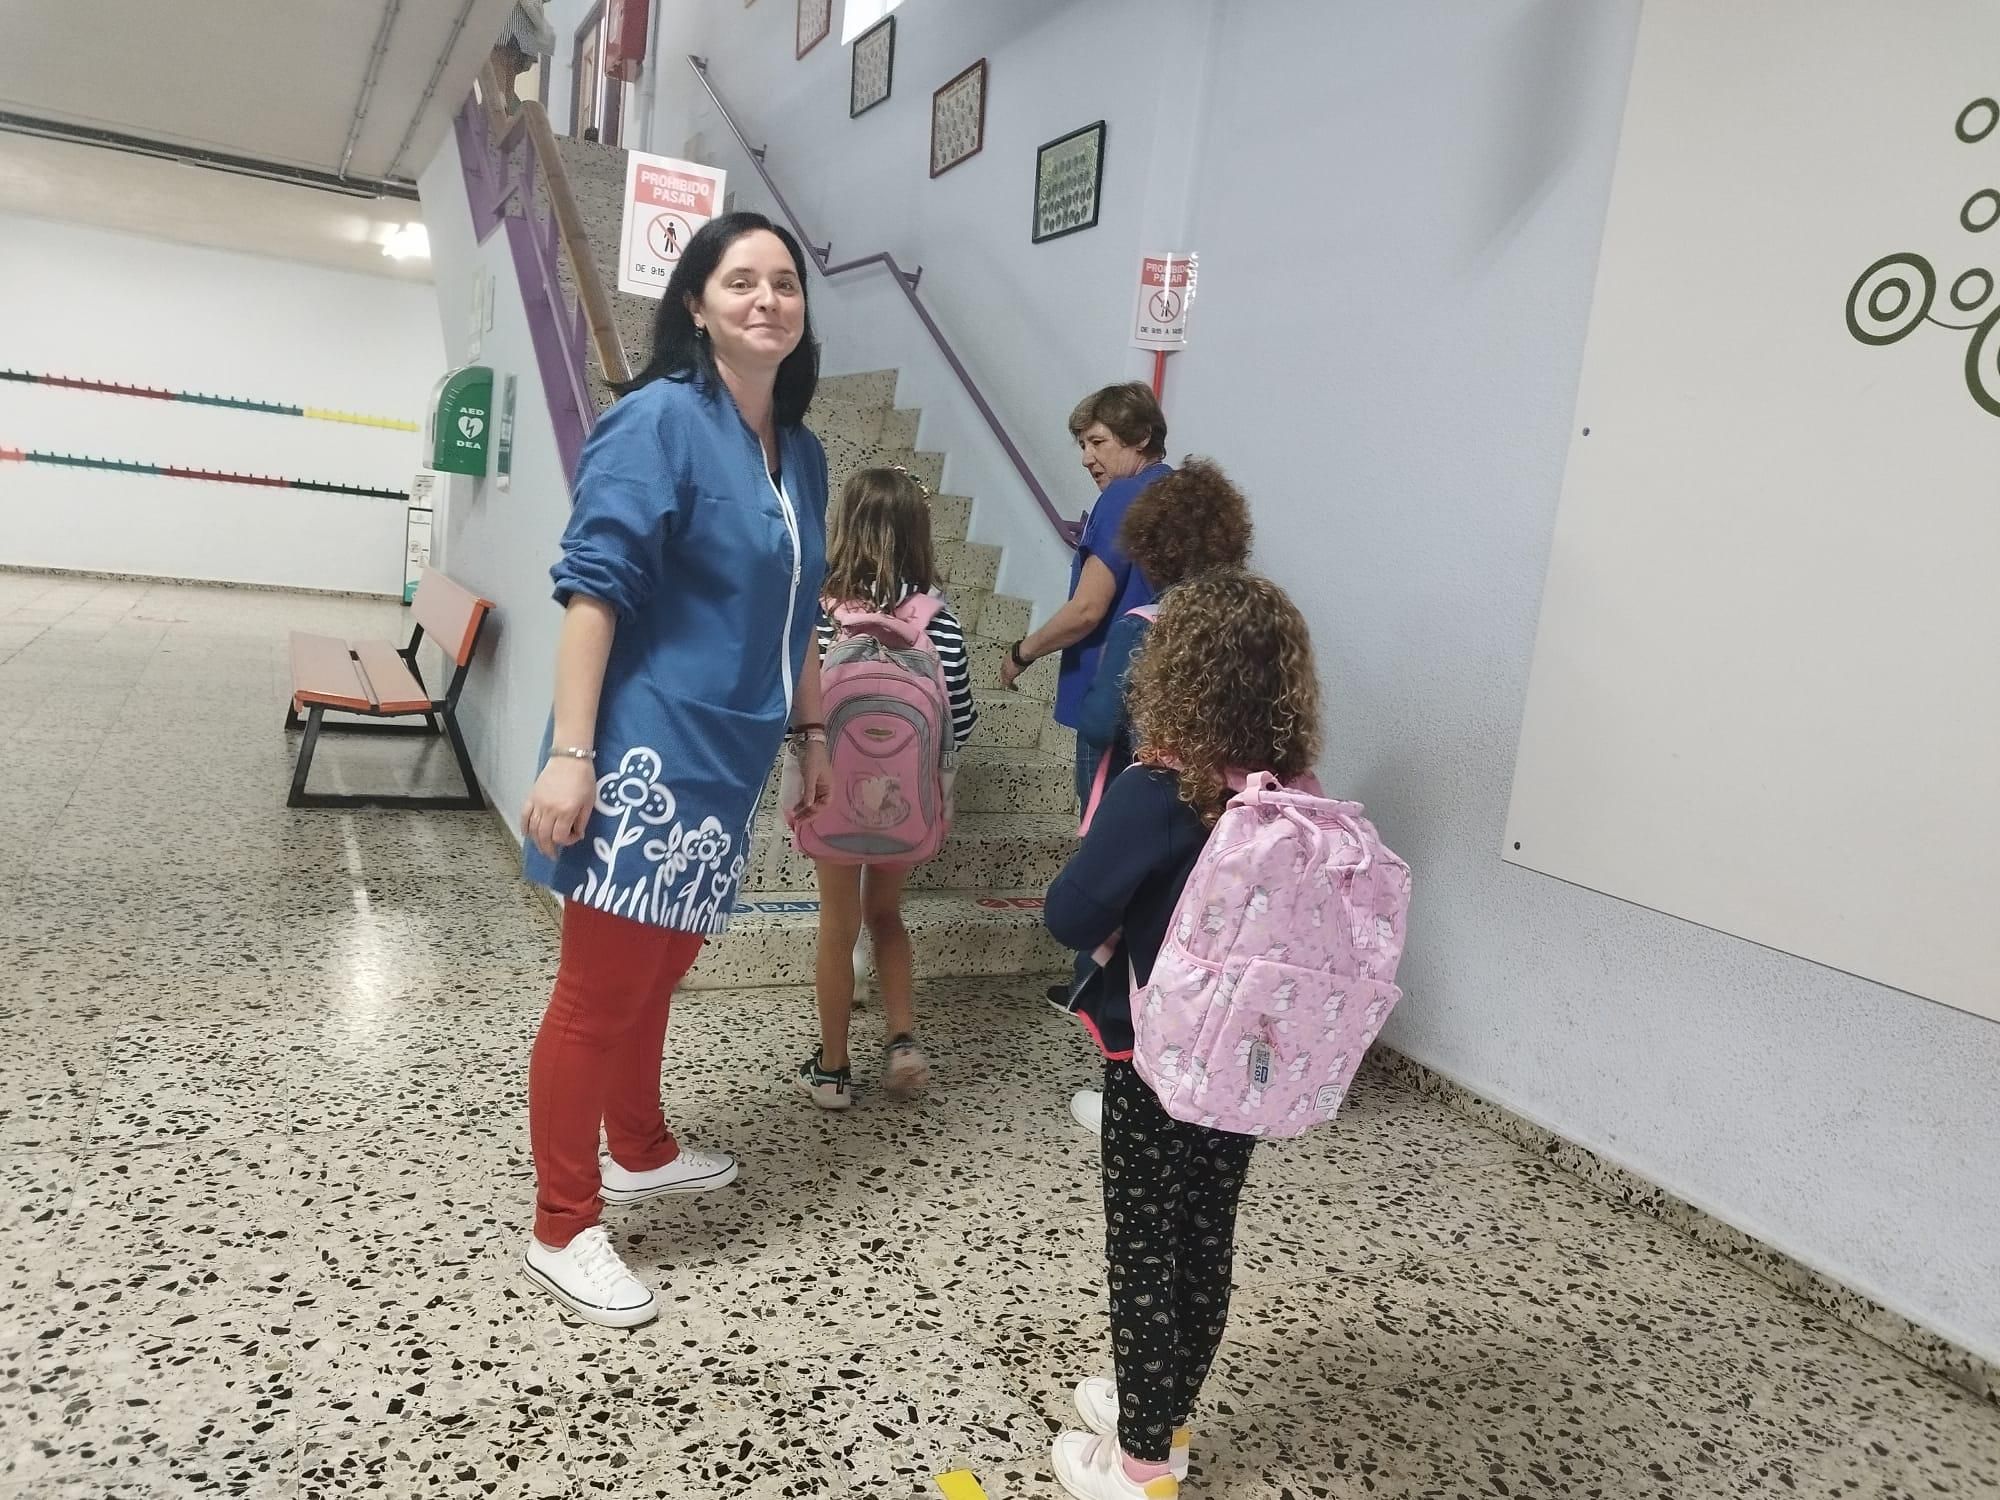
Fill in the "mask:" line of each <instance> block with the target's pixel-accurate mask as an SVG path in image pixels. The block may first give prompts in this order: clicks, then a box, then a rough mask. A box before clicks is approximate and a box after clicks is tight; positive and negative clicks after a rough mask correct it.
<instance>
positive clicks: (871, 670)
mask: <svg viewBox="0 0 2000 1500" xmlns="http://www.w3.org/2000/svg"><path fill="white" fill-rule="evenodd" d="M825 607H826V612H827V613H828V614H829V615H831V616H832V617H833V621H834V624H835V625H836V627H838V631H839V633H838V635H837V636H836V637H835V639H834V642H833V644H832V645H831V646H829V647H828V648H827V651H826V655H825V656H824V657H823V658H821V661H820V690H821V694H822V702H823V705H824V708H825V713H826V745H827V755H828V758H829V759H830V760H831V761H832V763H833V796H832V798H831V800H829V801H828V803H827V805H826V806H825V807H823V808H821V809H820V810H819V812H818V813H817V814H815V815H814V816H813V817H812V818H810V819H808V820H803V821H800V822H797V823H795V824H794V825H793V828H792V836H793V839H794V841H795V842H796V843H797V845H798V848H799V852H800V853H802V854H806V855H809V856H811V857H812V858H814V859H824V860H830V861H832V862H833V863H835V864H845V865H862V864H868V865H916V864H922V863H923V862H924V861H925V860H927V859H930V858H932V857H934V856H935V855H936V854H937V852H938V850H939V849H941V848H943V847H944V841H945V836H946V835H947V834H949V833H950V832H951V816H952V807H951V790H950V785H951V784H950V777H949V771H950V762H951V753H952V737H951V697H950V694H949V692H948V691H947V689H946V687H945V681H944V663H943V662H942V661H940V660H939V658H938V653H937V647H936V646H935V645H934V644H933V643H932V641H931V638H930V636H929V635H928V634H927V631H928V630H929V627H930V623H931V621H932V620H933V619H935V618H936V617H937V612H938V611H939V610H940V609H942V608H943V607H944V601H943V600H942V599H939V598H938V597H937V596H936V595H935V594H912V595H911V596H910V597H909V598H907V599H905V600H904V601H903V602H902V603H901V604H899V605H897V606H896V608H895V609H894V610H893V611H891V612H890V613H889V614H886V615H884V614H875V613H871V612H870V611H868V610H865V609H861V608H857V607H856V606H854V605H851V604H836V603H834V602H832V601H826V602H825Z"/></svg>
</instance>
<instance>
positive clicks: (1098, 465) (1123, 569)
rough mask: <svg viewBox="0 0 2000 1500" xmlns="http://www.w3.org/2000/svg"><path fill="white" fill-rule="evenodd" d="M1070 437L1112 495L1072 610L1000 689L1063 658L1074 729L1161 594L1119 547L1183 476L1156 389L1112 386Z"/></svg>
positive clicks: (1086, 750)
mask: <svg viewBox="0 0 2000 1500" xmlns="http://www.w3.org/2000/svg"><path fill="white" fill-rule="evenodd" d="M1069 430H1070V435H1071V436H1072V437H1074V438H1075V439H1076V445H1077V448H1078V449H1079V450H1080V451H1081V453H1082V455H1083V467H1084V471H1085V472H1086V473H1088V474H1089V475H1090V477H1091V479H1092V480H1094V481H1095V482H1096V484H1097V488H1098V489H1099V490H1100V491H1101V492H1102V493H1101V494H1100V495H1099V496H1098V500H1097V504H1096V506H1095V507H1093V508H1092V510H1091V512H1090V515H1089V517H1088V518H1086V520H1085V521H1084V523H1083V539H1082V540H1081V541H1080V542H1078V544H1077V549H1076V558H1075V560H1074V561H1073V562H1072V563H1071V565H1070V575H1069V602H1068V603H1066V604H1065V605H1063V607H1062V608H1061V609H1059V610H1057V611H1056V612H1055V613H1054V614H1053V615H1051V616H1050V617H1049V619H1048V622H1047V623H1046V624H1044V625H1043V626H1042V628H1041V629H1039V630H1036V631H1034V632H1032V633H1030V634H1029V635H1026V636H1024V637H1022V638H1021V639H1020V640H1018V641H1016V642H1015V643H1014V646H1013V650H1012V651H1011V652H1010V653H1009V658H1010V659H1009V660H1008V661H1006V662H1005V663H1003V664H1002V666H1001V668H1000V680H1001V682H1002V683H1003V684H1004V685H1005V686H1007V687H1010V688H1011V687H1012V686H1013V685H1014V680H1015V679H1016V678H1017V677H1019V676H1020V675H1021V674H1022V673H1023V672H1025V671H1027V670H1028V668H1029V667H1031V666H1033V665H1034V664H1035V662H1036V661H1037V660H1038V659H1039V658H1041V657H1044V656H1047V655H1048V654H1049V653H1050V652H1052V651H1060V652H1062V673H1061V675H1060V676H1059V677H1058V678H1057V679H1056V707H1055V720H1056V722H1057V723H1058V724H1062V725H1066V726H1067V727H1069V728H1071V729H1074V728H1076V725H1077V714H1078V710H1080V709H1081V708H1082V706H1083V695H1084V694H1085V693H1086V692H1088V691H1089V690H1090V685H1091V683H1093V682H1095V681H1096V680H1097V662H1098V658H1099V657H1100V656H1102V655H1103V653H1104V642H1105V640H1106V639H1107V638H1108V637H1109V636H1110V634H1111V627H1112V625H1113V624H1115V623H1116V622H1117V621H1118V619H1119V618H1120V617H1121V616H1123V615H1124V614H1125V613H1126V612H1127V611H1128V610H1133V609H1137V608H1138V607H1139V606H1140V605H1142V604H1151V603H1152V602H1153V590H1152V586H1151V585H1150V584H1148V583H1147V582H1146V578H1145V575H1144V574H1143V573H1141V572H1140V571H1139V570H1138V569H1137V568H1136V567H1134V566H1133V565H1132V560H1131V559H1130V558H1129V557H1127V556H1126V555H1125V551H1124V549H1123V548H1122V547H1120V546H1119V544H1118V532H1119V528H1120V527H1121V526H1123V525H1124V524H1125V512H1126V511H1127V510H1128V509H1129V508H1130V507H1131V504H1132V502H1133V501H1134V500H1136V499H1138V498H1139V496H1140V494H1141V493H1142V492H1143V491H1144V490H1145V488H1146V486H1147V485H1149V484H1151V483H1152V482H1153V481H1154V480H1156V479H1162V478H1165V477H1166V476H1167V475H1169V474H1171V473H1173V470H1172V469H1171V468H1169V467H1168V466H1167V419H1166V416H1165V415H1164V414H1163V413H1162V412H1161V411H1160V403H1159V401H1158V400H1157V399H1156V398H1155V397H1154V395H1153V390H1152V387H1151V386H1148V385H1146V384H1145V383H1144V382H1143V381H1137V380H1134V381H1131V382H1129V383H1127V384H1125V385H1108V386H1106V387H1105V388H1104V389H1103V390H1101V391H1096V392H1093V393H1092V394H1091V395H1089V396H1086V397H1085V398H1084V399H1083V401H1082V402H1081V403H1079V404H1078V406H1077V408H1076V410H1075V411H1073V412H1071V413H1070V418H1069ZM1097 758H1098V751H1097V749H1096V748H1095V747H1094V746H1092V745H1090V744H1089V743H1088V742H1087V741H1085V740H1084V739H1082V738H1081V737H1079V738H1078V739H1077V742H1076V797H1077V803H1078V805H1079V806H1081V805H1082V803H1083V802H1084V801H1085V799H1087V798H1088V796H1089V795H1090V784H1091V781H1092V780H1093V779H1094V778H1095V776H1096V774H1097Z"/></svg>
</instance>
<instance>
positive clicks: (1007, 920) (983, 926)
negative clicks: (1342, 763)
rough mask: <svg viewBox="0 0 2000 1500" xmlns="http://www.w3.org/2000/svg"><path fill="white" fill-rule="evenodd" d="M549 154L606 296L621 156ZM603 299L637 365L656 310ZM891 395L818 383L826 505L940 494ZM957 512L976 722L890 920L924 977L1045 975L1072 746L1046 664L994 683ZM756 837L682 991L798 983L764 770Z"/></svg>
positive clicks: (1013, 618)
mask: <svg viewBox="0 0 2000 1500" xmlns="http://www.w3.org/2000/svg"><path fill="white" fill-rule="evenodd" d="M558 149H559V151H560V152H561V155H562V160H563V166H564V169H565V171H566V173H567V175H568V178H569V184H570V189H571V192H572V193H573V194H574V196H575V199H576V203H577V206H578V208H579V210H580V211H581V214H582V216H583V221H584V226H585V230H586V233H587V236H588V239H589V244H590V247H591V252H592V258H593V260H594V261H595V263H596V265H597V268H598V272H599V274H600V275H601V276H602V277H603V279H604V282H605V285H606V286H607V287H612V288H615V287H616V286H617V267H616V264H615V251H616V247H617V242H618V219H619V205H620V199H621V196H622V194H623V191H624V185H625V153H624V152H623V151H622V150H620V149H618V148H617V147H613V146H603V145H599V144H597V143H595V142H589V141H576V140H568V139H563V140H560V141H559V142H558ZM563 277H564V279H565V281H567V280H568V267H567V265H565V266H564V269H563ZM563 291H564V294H565V298H566V299H568V298H573V297H574V295H575V289H574V287H572V286H568V285H565V286H564V288H563ZM821 295H829V294H828V293H826V292H825V291H823V290H822V291H821ZM831 295H838V293H832V294H831ZM612 297H613V303H614V315H615V319H616V324H617V328H618V334H619V340H620V342H621V343H622V344H623V345H624V348H625V352H626V355H627V358H628V359H629V361H630V363H631V364H632V366H633V368H635V369H636V368H638V367H639V366H640V365H642V364H643V363H644V362H645V357H646V355H647V353H648V351H650V349H651V347H652V326H653V318H654V315H655V313H656V311H657V309H658V307H659V303H658V302H657V301H655V300H653V299H651V298H647V297H635V296H629V295H626V294H624V293H619V292H615V291H614V292H613V294H612ZM597 373H598V372H593V376H594V378H593V382H592V385H593V391H594V394H595V395H596V398H597V403H598V409H599V410H602V409H603V408H604V407H605V406H608V405H609V404H610V403H611V401H612V399H613V396H612V393H611V391H610V389H609V388H608V387H607V386H606V385H605V384H604V382H603V380H602V379H601V378H595V377H596V375H597ZM895 396H896V373H895V372H894V371H893V370H884V371H876V372H872V373H868V374H859V375H835V376H829V377H827V378H824V379H822V380H821V381H820V383H819V392H818V395H817V396H816V398H815V399H814V401H813V406H812V411H811V414H810V415H809V416H808V418H807V425H808V426H810V427H811V428H812V430H813V431H814V432H815V433H816V434H818V436H819V439H820V441H821V443H823V444H824V445H825V447H826V457H827V467H828V470H829V478H830V482H831V489H832V495H833V497H834V498H835V499H838V497H839V494H840V489H841V486H842V485H843V484H845V483H846V481H847V478H848V476H849V475H850V474H852V473H854V472H855V471H856V470H858V469H863V468H869V467H872V466H877V465H882V464H901V465H902V466H903V467H905V468H906V469H908V470H909V471H910V472H911V473H913V474H915V475H917V476H918V477H919V478H921V479H922V480H923V481H924V482H925V484H927V485H929V486H930V488H931V489H932V491H933V492H939V491H941V489H942V484H943V478H944V455H943V454H941V453H929V452H925V451H923V450H921V449H919V448H918V447H917V446H916V443H917V427H918V418H919V413H918V412H917V411H915V410H912V409H909V408H903V407H898V406H897V405H896V404H895ZM971 513H972V501H971V500H970V498H968V497H966V496H963V495H948V494H943V493H936V498H935V499H933V500H932V502H931V525H932V531H933V535H934V537H935V540H936V544H937V558H938V565H939V567H940V569H941V570H942V571H943V573H944V577H945V579H946V592H947V593H948V594H949V595H950V599H951V605H952V609H953V610H954V611H955V612H956V614H957V615H958V617H959V620H960V622H961V623H962V624H963V625H964V627H965V630H966V641H967V645H968V647H969V649H970V656H971V663H972V686H973V695H974V698H975V699H976V701H977V702H978V705H979V726H978V728H976V729H975V730H974V731H973V737H972V740H971V742H970V743H968V744H967V745H966V747H965V749H964V751H963V752H962V754H961V757H960V763H959V773H958V782H957V804H958V821H957V823H956V826H955V827H954V829H953V831H952V836H951V840H950V842H949V843H948V844H947V845H946V847H945V849H944V852H943V853H942V854H941V855H940V856H939V857H938V858H937V859H935V860H933V861H932V862H931V863H930V864H928V865H925V866H924V867H923V868H921V869H920V870H918V871H916V872H915V873H914V874H913V875H912V877H911V880H910V889H909V893H908V895H907V896H906V898H905V900H904V903H903V916H904V920H905V921H906V922H907V923H908V925H909V929H910V936H911V938H912V940H913V942H914V943H915V945H916V961H917V972H918V973H919V974H920V975H922V976H925V977H938V976H946V977H950V976H986V975H1020V974H1033V975H1043V974H1053V973H1056V972H1058V971H1061V970H1065V969H1066V968H1067V966H1068V957H1067V955H1066V954H1065V953H1064V952H1063V950H1062V949H1060V948H1059V947H1057V946H1056V944H1055V943H1054V942H1053V941H1052V940H1051V939H1050V938H1049V937H1048V935H1047V934H1046V933H1045V932H1044V931H1043V929H1042V922H1041V896H1042V892H1043V891H1044V890H1045V889H1047V886H1048V883H1049V881H1050V880H1051V879H1052V878H1054V876H1055V873H1056V871H1057V870H1058V869H1060V868H1061V866H1062V863H1063V861H1064V859H1066V858H1067V857H1068V855H1069V851H1070V849H1071V848H1072V846H1073V843H1074V835H1075V830H1076V819H1075V815H1074V811H1073V807H1074V792H1073V786H1072V771H1071V766H1072V763H1073V759H1074V751H1075V746H1074V741H1073V740H1072V738H1071V736H1070V732H1069V731H1068V730H1066V729H1061V728H1058V727H1057V726H1056V725H1054V724H1053V723H1052V722H1051V721H1050V718H1049V704H1050V700H1051V698H1052V697H1053V696H1054V690H1055V663H1054V662H1053V661H1048V662H1043V663H1040V664H1038V665H1037V666H1036V667H1035V668H1034V669H1033V670H1032V671H1030V672H1028V673H1026V674H1025V675H1024V676H1023V677H1022V678H1021V681H1020V685H1019V689H1018V691H1015V692H1008V691H1006V690H1004V689H1002V688H1001V686H1000V667H1001V664H1002V662H1003V661H1004V660H1005V658H1006V652H1007V648H1008V646H1009V645H1010V644H1011V643H1012V642H1013V641H1015V640H1017V639H1019V638H1020V637H1021V636H1022V635H1024V634H1025V633H1026V632H1027V629H1028V604H1027V602H1026V601H1025V600H1021V599H1014V598H1010V597H1008V596H1006V595H1003V594H995V593H994V592H993V585H994V580H995V578H996V577H997V575H998V572H999V566H1000V549H999V548H998V547H994V546H990V545H988V544H986V543H983V542H974V541H969V540H968V539H967V537H966V524H967V522H968V520H969V519H970V517H971ZM756 834H757V836H756V842H755V846H754V847H755V853H754V857H753V862H752V865H751V868H750V871H749V874H748V876H747V879H746V889H745V896H744V900H745V902H746V908H745V909H744V910H743V911H741V912H740V913H739V914H738V916H737V918H736V921H735V923H734V925H733V926H732V927H731V929H730V932H729V935H728V936H727V937H725V938H722V939H720V940H718V941H717V942H715V943H712V944H711V945H710V946H709V948H708V951H707V953H706V954H705V955H704V957H703V958H702V961H701V963H700V965H699V966H698V967H697V968H696V970H695V972H694V974H693V975H691V976H690V977H689V980H688V987H690V988H708V989H719V988H735V987H740V986H755V985H776V984H809V983H811V982H812V974H813V956H814V944H815V941H816V936H817V932H818V920H819V919H818V894H817V892H816V890H815V889H814V884H813V871H812V864H811V862H810V861H809V860H805V859H802V858H800V857H799V856H798V855H796V854H794V853H793V852H792V849H791V845H790V842H789V840H788V839H787V838H786V837H785V833H784V825H783V824H782V822H781V821H780V820H779V817H778V813H777V777H776V773H775V771H774V772H773V774H772V776H771V778H770V783H769V784H768V785H767V786H766V788H765V792H764V801H763V804H762V809H761V811H760V813H759V815H758V822H757V830H756Z"/></svg>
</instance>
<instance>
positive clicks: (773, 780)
mask: <svg viewBox="0 0 2000 1500" xmlns="http://www.w3.org/2000/svg"><path fill="white" fill-rule="evenodd" d="M1074 764H1075V763H1074V761H1073V760H1071V759H1068V758H1065V757H1063V756H1060V755H1050V754H1048V753H1047V752H1046V751H1043V750H1040V749H1020V748H1018V747H1017V748H1009V747H1006V746H1001V745H989V744H987V743H985V741H984V739H983V738H982V737H981V733H980V731H979V730H977V729H975V730H974V731H973V732H972V742H971V743H970V744H968V745H967V746H966V747H965V748H964V749H963V750H961V751H960V752H959V757H958V780H957V781H956V782H955V783H954V784H953V790H952V796H953V800H954V801H955V802H956V803H957V805H958V810H959V812H960V813H962V814H963V813H1043V814H1059V815H1061V816H1062V817H1063V818H1064V819H1065V820H1066V821H1067V820H1068V819H1069V817H1070V811H1071V808H1072V807H1073V805H1074V803H1075V801H1076V792H1075V779H1076V777H1075V771H1074V769H1073V767H1074ZM757 807H758V811H759V813H760V814H761V815H764V816H767V817H768V816H771V815H774V814H776V812H777V810H778V771H777V768H776V767H775V766H774V767H773V768H772V770H771V774H770V776H769V777H768V778H766V780H765V783H764V795H763V797H762V799H761V800H760V801H759V802H758V804H757Z"/></svg>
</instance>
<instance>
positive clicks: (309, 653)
mask: <svg viewBox="0 0 2000 1500" xmlns="http://www.w3.org/2000/svg"><path fill="white" fill-rule="evenodd" d="M292 701H293V702H294V703H295V704H299V705H301V706H303V705H305V704H307V703H323V704H325V705H326V706H327V707H328V708H345V709H349V710H354V711H358V712H361V713H367V712H369V711H370V710H371V709H373V708H374V706H375V705H374V703H373V702H372V701H371V700H370V698H369V697H368V685H367V684H366V683H364V682H363V681H362V680H361V676H360V674H359V673H358V672H356V671H355V669H354V658H353V657H352V656H350V655H349V654H348V649H347V642H345V641H343V640H340V639H338V638H336V637H334V636H330V635H306V634H305V633H304V632H302V631H297V630H294V631H293V632H292Z"/></svg>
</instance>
